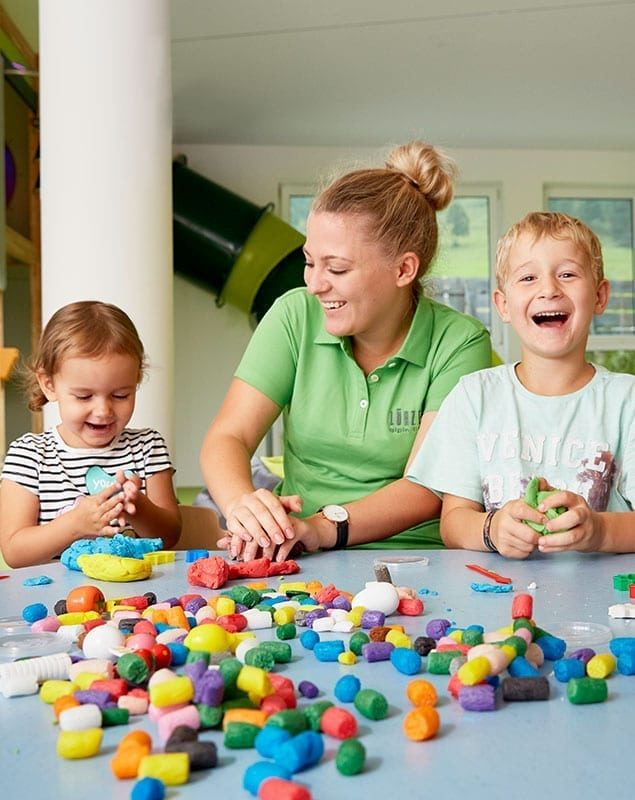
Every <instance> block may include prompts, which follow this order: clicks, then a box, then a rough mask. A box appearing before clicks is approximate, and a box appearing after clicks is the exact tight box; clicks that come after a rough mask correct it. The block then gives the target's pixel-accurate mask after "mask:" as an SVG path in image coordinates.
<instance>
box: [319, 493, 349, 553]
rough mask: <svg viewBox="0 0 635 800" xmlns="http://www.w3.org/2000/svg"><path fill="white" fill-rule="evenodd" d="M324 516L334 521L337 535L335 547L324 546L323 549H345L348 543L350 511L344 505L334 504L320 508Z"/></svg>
mask: <svg viewBox="0 0 635 800" xmlns="http://www.w3.org/2000/svg"><path fill="white" fill-rule="evenodd" d="M320 512H321V513H322V516H323V517H324V518H325V519H328V520H329V522H334V523H335V525H336V529H337V535H336V537H335V544H334V545H333V547H323V548H322V549H323V550H343V549H344V548H345V547H346V545H347V544H348V520H349V515H348V511H347V510H346V509H345V508H344V506H336V505H333V504H330V505H327V506H323V507H322V508H321V509H320Z"/></svg>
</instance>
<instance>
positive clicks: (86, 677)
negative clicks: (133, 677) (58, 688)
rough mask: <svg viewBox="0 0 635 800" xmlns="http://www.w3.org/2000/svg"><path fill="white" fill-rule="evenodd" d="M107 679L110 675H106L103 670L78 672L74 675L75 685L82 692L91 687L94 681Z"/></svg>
mask: <svg viewBox="0 0 635 800" xmlns="http://www.w3.org/2000/svg"><path fill="white" fill-rule="evenodd" d="M105 680H108V675H104V674H103V673H102V672H78V673H77V675H75V676H74V677H73V683H74V684H75V687H76V688H77V689H80V690H81V691H82V692H83V691H85V690H86V689H90V685H91V683H92V682H93V681H105Z"/></svg>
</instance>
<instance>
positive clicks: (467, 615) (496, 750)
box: [0, 550, 635, 800]
mask: <svg viewBox="0 0 635 800" xmlns="http://www.w3.org/2000/svg"><path fill="white" fill-rule="evenodd" d="M413 554H414V553H411V554H410V555H413ZM395 555H399V556H403V555H408V554H407V553H404V552H402V551H399V552H398V553H395V552H394V551H393V552H392V553H380V552H379V551H363V550H358V551H355V550H351V551H348V552H346V553H324V554H321V555H319V556H312V557H305V558H304V559H303V560H302V561H301V566H302V571H301V573H300V574H299V575H298V580H300V579H301V580H309V579H319V580H321V581H322V582H323V583H328V582H332V583H335V584H336V585H337V586H338V587H339V588H342V589H346V590H348V591H351V592H357V591H359V590H360V589H361V588H363V585H364V582H365V581H367V580H374V575H373V561H374V560H375V559H377V558H380V557H381V556H385V557H386V558H390V557H394V556H395ZM417 555H425V556H427V557H428V558H429V564H428V566H419V567H417V568H414V569H410V570H409V571H406V570H404V569H401V568H400V569H399V570H398V571H395V570H393V578H394V581H395V583H399V582H401V579H402V578H403V579H404V582H406V581H407V582H408V583H409V584H410V585H412V586H414V588H416V589H420V588H427V589H429V590H432V591H434V592H438V595H437V596H428V597H424V601H425V605H426V609H425V615H424V616H423V617H422V618H421V617H418V618H396V617H393V618H390V621H391V622H398V621H399V622H402V623H403V624H404V625H405V627H406V631H407V632H408V633H409V634H411V635H412V636H416V635H420V634H423V633H424V629H425V625H426V623H427V621H428V620H430V619H432V618H435V617H445V618H448V619H450V620H452V621H453V622H455V623H456V624H457V625H458V626H467V625H469V624H471V623H480V624H482V625H484V626H485V627H486V629H495V628H498V627H501V626H503V625H505V624H508V623H509V621H510V612H511V602H512V595H511V594H479V593H476V592H474V591H473V590H472V589H471V588H470V584H471V583H472V582H473V581H484V580H485V579H483V578H480V577H479V576H478V575H476V574H475V573H473V572H471V571H469V570H467V569H466V568H465V564H466V563H467V562H477V563H479V564H481V565H483V566H486V567H488V568H490V569H493V570H495V571H497V572H499V573H502V574H503V575H508V576H510V577H511V578H513V581H514V588H515V590H516V591H526V589H527V587H528V585H529V584H530V583H531V582H535V584H536V588H535V590H534V591H533V593H534V596H535V603H534V617H535V619H536V621H537V623H538V624H539V625H540V626H541V627H543V628H544V629H546V630H554V631H555V630H557V629H558V628H559V626H561V625H562V624H563V623H566V622H570V621H581V622H585V623H589V622H590V623H597V624H604V625H609V624H610V626H611V629H612V632H613V634H614V635H619V636H623V635H630V636H633V635H635V620H628V621H618V620H613V621H611V620H609V618H608V616H607V609H608V606H609V605H612V604H614V603H617V602H624V601H625V594H624V593H621V592H617V591H615V590H614V589H613V581H612V578H613V575H615V574H618V573H625V572H635V557H633V556H599V555H589V556H580V555H576V554H565V555H560V556H556V557H550V558H544V557H536V558H534V559H531V560H529V561H526V562H514V561H505V560H504V559H502V558H500V557H498V556H495V555H489V554H487V555H486V554H475V553H468V552H462V551H447V552H440V551H429V552H425V553H424V552H418V553H417ZM178 558H179V559H182V558H183V554H179V555H178ZM41 574H47V575H50V576H51V577H52V578H54V582H53V583H52V584H50V585H48V586H39V587H31V588H27V587H24V586H23V585H22V581H23V580H24V578H26V577H29V576H34V575H41ZM82 583H94V584H97V585H100V586H101V588H102V590H103V591H104V594H105V595H106V597H121V596H125V595H131V594H138V593H143V592H145V591H154V592H155V593H156V594H157V595H158V597H159V599H161V598H165V597H168V596H171V595H179V594H183V593H185V592H186V591H198V589H191V587H188V585H187V582H186V579H185V563H184V562H183V561H182V560H179V561H177V562H176V563H175V564H170V565H161V566H159V567H156V568H155V572H154V574H153V576H152V578H150V579H149V580H147V581H143V582H138V583H131V584H115V583H103V582H99V581H92V580H90V579H87V578H86V577H85V576H83V575H82V574H81V573H77V572H70V571H68V570H66V569H65V568H64V567H62V566H61V565H59V564H55V565H47V566H44V567H36V568H29V569H21V570H15V571H13V572H12V573H11V577H10V578H9V579H7V580H3V581H0V598H1V604H0V617H5V616H9V615H15V614H19V613H20V612H21V610H22V608H23V607H24V606H25V605H27V604H29V603H33V602H36V601H41V602H44V603H46V604H48V606H49V608H51V609H52V607H53V604H54V603H55V601H56V600H57V599H59V598H62V597H65V596H66V594H67V592H68V591H69V589H71V588H72V587H73V586H76V585H80V584H82ZM276 583H277V580H276V579H271V580H270V584H271V585H273V586H275V585H276ZM200 591H201V593H202V594H204V595H206V596H208V595H211V594H213V593H212V592H211V591H210V590H206V589H202V590H200ZM271 635H273V634H272V632H268V633H267V634H266V636H271ZM335 635H336V634H323V636H325V637H332V636H335ZM292 647H293V650H294V661H293V663H291V664H289V665H281V666H279V667H278V669H280V671H281V672H283V673H284V674H285V675H288V676H289V677H290V678H292V679H293V680H294V681H295V683H296V686H297V684H298V683H299V681H300V680H302V679H307V680H312V681H314V682H315V683H316V684H317V685H318V686H319V687H320V689H321V695H320V697H322V698H328V699H331V700H334V697H333V695H332V689H333V686H334V684H335V682H336V680H337V679H338V677H339V676H340V675H343V674H345V673H347V672H349V671H353V672H355V674H356V675H358V676H359V678H360V679H361V681H362V685H363V686H364V687H367V688H375V689H378V690H380V691H382V692H384V693H385V694H386V696H387V698H388V700H389V702H390V714H389V717H388V718H387V719H385V720H382V721H379V722H371V721H369V720H366V719H364V718H362V717H359V719H360V736H361V741H362V742H363V743H364V746H365V747H366V751H367V764H366V769H365V771H364V773H363V774H361V775H358V776H355V777H343V776H341V775H340V774H339V773H338V772H337V770H336V768H335V764H334V757H335V752H336V750H337V745H338V744H339V743H338V742H337V741H335V740H333V739H330V738H328V737H326V752H325V757H324V759H323V761H322V762H321V763H320V765H319V766H317V767H315V768H313V769H310V770H308V771H306V772H304V773H300V774H299V775H298V776H296V777H297V779H298V780H299V781H301V782H303V783H305V784H306V785H308V786H309V787H310V788H311V790H312V792H313V797H314V798H316V799H317V798H322V799H323V800H340V798H342V800H343V799H344V798H347V800H348V798H350V797H363V798H380V797H381V798H383V797H386V796H390V795H392V796H395V797H415V798H420V797H424V796H425V797H435V798H458V797H461V796H466V797H468V796H469V797H470V798H491V799H495V800H498V798H506V797H514V798H534V797H544V796H547V797H549V798H573V797H576V798H592V797H611V798H627V797H629V798H630V797H632V788H631V786H632V775H633V767H632V765H631V764H630V763H629V756H628V753H629V752H630V750H629V742H630V741H631V740H632V738H633V727H632V720H633V718H634V716H635V677H625V676H622V675H618V674H616V675H614V676H613V677H611V678H610V679H609V699H608V701H607V702H606V703H602V704H598V705H593V706H574V705H571V704H570V703H569V701H568V700H567V699H566V693H565V687H564V685H563V684H559V683H557V682H556V681H555V679H554V677H553V675H552V674H551V668H550V667H549V666H548V667H547V668H546V669H545V674H548V675H550V678H549V680H550V684H551V689H552V692H551V699H550V700H548V701H546V702H537V703H515V704H503V703H500V708H499V710H497V711H496V712H492V713H482V714H479V713H474V712H467V711H463V710H462V709H461V708H460V706H459V704H458V702H457V701H455V700H454V699H452V698H451V697H449V696H448V693H447V691H446V688H445V687H446V684H447V677H445V676H434V675H432V676H428V675H425V674H424V677H427V678H428V679H430V680H431V681H432V682H433V683H434V684H435V686H436V687H437V691H438V692H439V695H440V700H439V704H438V711H439V714H440V717H441V729H440V732H439V734H438V736H437V737H436V738H435V739H433V740H430V741H428V742H422V743H413V742H410V741H408V740H407V739H406V738H405V737H404V735H403V734H402V730H401V725H402V720H403V716H404V713H405V712H406V711H408V710H409V709H410V704H409V702H408V700H407V698H406V695H405V687H406V685H407V684H408V682H409V680H410V678H408V677H407V676H404V675H401V674H399V673H398V672H397V671H396V670H395V669H394V667H392V665H391V664H390V663H377V664H367V663H365V662H363V661H361V660H360V661H359V662H358V663H357V665H355V667H352V668H351V667H342V666H340V665H339V664H323V663H319V662H317V661H316V660H315V658H314V656H313V655H312V653H310V652H309V651H306V650H304V649H303V648H302V646H301V645H300V643H299V642H298V641H297V640H296V641H294V642H292ZM597 649H598V650H606V649H607V647H606V645H604V646H602V647H598V648H597ZM302 702H309V701H302ZM300 705H302V703H301V704H300ZM351 708H352V706H351ZM355 713H356V712H355ZM358 716H359V715H358ZM52 719H53V713H52V710H51V708H50V707H49V706H47V705H45V704H44V703H42V702H41V701H40V700H39V698H38V697H37V696H31V697H20V698H12V699H5V698H3V697H2V696H1V695H0V729H1V731H2V735H1V744H0V769H1V773H0V774H1V775H2V783H3V785H2V790H1V796H2V797H7V798H14V797H20V796H21V795H25V796H27V793H28V795H29V796H30V795H36V794H37V795H38V796H40V797H43V798H46V799H47V800H49V799H51V798H72V799H73V800H106V799H108V798H113V800H119V799H120V798H121V799H123V798H128V797H129V796H130V791H131V788H132V785H133V783H132V782H131V781H118V780H116V779H115V778H114V777H113V775H112V773H111V771H110V767H109V761H110V758H111V757H112V755H113V753H114V751H115V748H116V746H117V743H118V742H119V740H120V739H121V738H122V736H123V735H124V734H125V733H127V732H128V730H129V729H130V728H129V727H126V726H123V727H116V728H109V729H106V730H105V734H104V741H103V746H102V752H101V754H100V755H99V756H98V757H95V758H92V759H87V760H84V761H63V760H62V759H60V758H58V757H57V755H56V753H55V745H56V739H57V728H56V727H55V726H53V724H52ZM132 725H134V726H141V727H144V728H147V730H148V731H150V733H151V734H152V735H153V740H154V742H155V745H157V746H158V744H159V740H158V736H157V731H156V727H155V726H154V725H153V723H151V722H150V721H149V720H148V719H147V717H146V718H143V719H141V720H139V721H135V722H134V723H132ZM201 738H203V739H211V740H213V741H215V742H216V743H217V745H218V747H219V766H218V767H217V768H216V769H214V770H212V771H207V772H198V773H193V774H192V776H191V778H190V782H189V783H188V784H187V785H185V786H182V787H173V788H171V789H170V790H169V793H168V797H169V798H177V797H178V798H183V800H190V799H191V800H197V798H210V797H219V798H230V797H231V798H240V797H248V796H249V795H248V794H247V792H245V791H244V790H243V789H242V778H243V773H244V770H245V769H246V767H247V766H248V765H249V764H251V763H253V762H254V761H256V760H258V759H259V756H258V754H257V753H256V751H254V750H244V751H236V750H227V749H225V748H224V747H223V745H222V733H220V732H219V731H206V732H203V733H201Z"/></svg>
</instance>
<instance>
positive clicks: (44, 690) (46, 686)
mask: <svg viewBox="0 0 635 800" xmlns="http://www.w3.org/2000/svg"><path fill="white" fill-rule="evenodd" d="M75 689H77V686H76V685H75V684H74V683H72V682H71V681H56V680H50V681H44V683H43V684H42V685H41V686H40V699H41V700H42V701H43V702H44V703H48V704H49V705H53V703H54V702H55V701H56V700H57V698H58V697H63V696H64V695H65V694H73V692H74V691H75Z"/></svg>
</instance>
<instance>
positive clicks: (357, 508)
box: [201, 141, 491, 560]
mask: <svg viewBox="0 0 635 800" xmlns="http://www.w3.org/2000/svg"><path fill="white" fill-rule="evenodd" d="M454 174H455V168H454V164H453V162H452V161H451V160H450V159H449V158H448V157H447V156H446V155H445V154H444V153H442V152H441V151H439V150H437V149H435V148H434V147H432V146H431V145H429V144H426V143H423V142H417V141H415V142H411V143H410V144H406V145H403V146H400V147H397V148H396V149H395V150H394V151H393V152H392V153H391V154H390V155H389V157H388V160H387V162H386V165H385V166H384V167H383V168H377V169H364V170H357V171H354V172H351V173H349V174H347V175H344V176H343V177H341V178H339V179H337V180H336V181H335V182H334V183H332V184H331V185H330V186H329V187H328V188H327V189H325V190H324V191H323V192H322V193H321V194H320V195H319V196H318V197H317V199H316V201H315V203H314V206H313V209H312V211H311V214H310V215H309V219H308V223H307V239H306V246H305V255H306V268H305V275H304V277H305V282H306V288H305V289H304V288H303V289H294V290H291V291H290V292H288V293H287V294H285V295H284V296H282V297H281V298H279V299H278V300H277V301H276V303H274V305H273V306H272V308H271V309H270V311H269V312H268V314H267V315H266V316H265V318H264V319H263V320H262V322H261V323H260V325H259V326H258V328H257V329H256V331H255V333H254V335H253V337H252V340H251V342H250V344H249V346H248V348H247V351H246V352H245V355H244V356H243V359H242V361H241V363H240V365H239V367H238V369H237V371H236V375H235V379H234V380H233V382H232V384H231V386H230V388H229V391H228V394H227V397H226V398H225V401H224V403H223V405H222V407H221V409H220V411H219V413H218V415H217V417H216V419H215V420H214V421H213V422H212V424H211V426H210V428H209V431H208V433H207V435H206V438H205V442H204V444H203V449H202V454H201V465H202V470H203V475H204V478H205V481H206V484H207V487H208V489H209V491H210V494H211V495H212V497H213V498H214V500H215V502H216V503H217V504H218V506H219V507H220V508H221V510H222V511H223V513H224V515H225V517H226V518H227V529H228V532H229V535H228V537H226V540H225V542H224V543H225V545H226V546H228V547H229V549H230V551H231V553H232V555H235V556H241V557H242V558H245V559H249V558H253V557H254V556H255V555H256V554H257V553H259V552H260V551H262V552H263V553H264V554H265V555H269V556H273V555H274V553H275V557H276V558H278V559H279V560H282V559H284V558H286V557H287V556H288V554H289V552H290V550H291V548H292V547H293V546H294V544H295V543H296V542H297V541H301V542H302V543H303V545H304V547H305V548H306V549H308V550H315V549H318V548H333V547H338V548H341V547H345V546H347V545H360V544H363V543H368V542H376V541H379V540H384V539H387V538H388V537H391V538H390V540H389V541H387V542H385V543H382V544H383V546H401V547H439V546H441V541H440V537H439V530H438V520H437V517H438V514H439V509H440V504H439V501H438V499H437V497H436V496H435V495H434V494H433V493H432V492H430V491H428V490H427V489H425V488H424V487H422V486H417V485H415V484H413V483H411V482H409V481H407V480H406V479H405V478H404V470H405V468H406V465H407V463H408V461H409V459H410V456H411V453H412V452H413V450H416V447H417V445H418V443H419V442H420V441H421V440H422V438H423V436H424V435H425V432H426V430H427V429H428V427H429V425H430V423H431V422H432V419H433V417H434V415H435V413H436V411H437V409H438V408H439V406H440V404H441V401H442V400H443V398H444V397H445V395H446V394H447V393H448V392H449V391H450V389H451V388H452V387H453V386H454V385H455V383H456V382H457V380H458V379H459V378H460V377H461V376H462V375H464V374H465V373H468V372H471V371H473V370H476V369H481V368H484V367H487V366H489V365H490V364H491V346H490V341H489V336H488V334H487V331H486V330H485V329H484V328H483V326H482V325H481V324H480V323H479V322H477V321H476V320H475V319H472V318H471V317H466V316H464V315H463V314H459V313H458V312H456V311H453V310H452V309H450V308H448V307H446V306H444V305H440V304H438V303H435V302H433V301H431V300H429V299H428V298H426V297H425V296H424V295H423V293H422V285H421V279H422V277H423V276H424V275H425V274H426V273H427V271H428V269H429V267H430V263H431V261H432V259H433V257H434V255H435V252H436V249H437V239H438V228H437V218H436V213H437V211H439V210H441V209H443V208H445V207H446V206H447V205H448V204H449V202H450V200H451V198H452V189H453V180H454ZM280 413H283V415H284V480H283V481H282V483H281V484H280V485H279V486H278V487H277V488H276V490H275V491H274V492H270V491H268V490H264V489H259V490H257V491H255V490H254V487H253V483H252V481H251V471H250V465H249V460H250V456H251V455H252V454H253V452H254V451H255V449H256V448H257V446H258V444H259V443H260V441H261V439H262V437H263V436H264V434H265V433H266V431H267V430H268V429H269V428H270V426H271V425H272V424H273V422H274V420H275V419H276V418H277V417H278V416H279V414H280ZM422 523H423V524H422ZM395 534H400V535H399V536H395Z"/></svg>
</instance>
